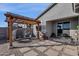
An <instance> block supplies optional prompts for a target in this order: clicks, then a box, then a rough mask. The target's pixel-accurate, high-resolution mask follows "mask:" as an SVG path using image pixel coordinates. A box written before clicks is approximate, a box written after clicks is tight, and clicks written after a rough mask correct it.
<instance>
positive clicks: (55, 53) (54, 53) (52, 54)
mask: <svg viewBox="0 0 79 59" xmlns="http://www.w3.org/2000/svg"><path fill="white" fill-rule="evenodd" d="M45 54H46V55H48V56H57V55H58V52H57V51H54V50H52V49H49V50H47V51H46V52H45Z"/></svg>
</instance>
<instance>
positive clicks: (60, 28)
mask: <svg viewBox="0 0 79 59" xmlns="http://www.w3.org/2000/svg"><path fill="white" fill-rule="evenodd" d="M62 32H63V29H62V23H58V24H57V36H61V35H62Z"/></svg>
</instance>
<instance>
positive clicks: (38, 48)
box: [0, 40, 79, 56]
mask: <svg viewBox="0 0 79 59" xmlns="http://www.w3.org/2000/svg"><path fill="white" fill-rule="evenodd" d="M14 46H17V47H19V46H20V47H21V48H14V49H11V50H10V49H8V44H2V45H0V56H16V55H17V56H19V55H24V56H38V55H39V56H40V55H46V56H47V55H48V56H77V55H79V46H71V45H66V44H64V45H63V44H62V43H58V42H54V41H50V40H45V41H36V42H35V41H34V42H30V43H17V42H16V43H14ZM22 46H23V48H22ZM24 46H25V47H24ZM28 46H31V47H28Z"/></svg>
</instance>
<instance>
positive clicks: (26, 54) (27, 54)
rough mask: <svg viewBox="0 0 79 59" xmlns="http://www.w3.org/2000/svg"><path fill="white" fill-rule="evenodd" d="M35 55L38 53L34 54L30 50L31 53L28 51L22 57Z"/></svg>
mask: <svg viewBox="0 0 79 59" xmlns="http://www.w3.org/2000/svg"><path fill="white" fill-rule="evenodd" d="M37 55H38V53H36V52H35V51H33V50H31V51H29V52H27V53H25V54H24V56H37Z"/></svg>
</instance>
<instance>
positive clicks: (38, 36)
mask: <svg viewBox="0 0 79 59" xmlns="http://www.w3.org/2000/svg"><path fill="white" fill-rule="evenodd" d="M37 38H38V39H39V24H37Z"/></svg>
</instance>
